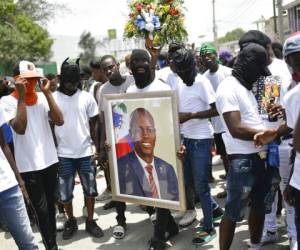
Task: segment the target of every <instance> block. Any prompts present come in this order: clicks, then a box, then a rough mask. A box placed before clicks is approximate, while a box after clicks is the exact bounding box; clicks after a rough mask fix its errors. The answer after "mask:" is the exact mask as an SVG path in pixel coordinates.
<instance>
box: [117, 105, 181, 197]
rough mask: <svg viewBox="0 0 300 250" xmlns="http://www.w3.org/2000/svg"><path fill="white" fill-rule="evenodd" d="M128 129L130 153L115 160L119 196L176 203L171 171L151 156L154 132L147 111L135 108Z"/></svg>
mask: <svg viewBox="0 0 300 250" xmlns="http://www.w3.org/2000/svg"><path fill="white" fill-rule="evenodd" d="M129 127H130V129H129V132H130V135H131V138H132V140H133V143H134V150H133V151H132V152H130V153H129V154H127V155H125V156H123V157H121V158H120V159H119V160H118V174H119V184H120V193H121V194H129V195H136V196H143V197H149V198H155V199H164V200H172V201H178V200H179V196H178V183H177V177H176V174H175V171H174V168H173V167H172V165H170V164H169V163H167V162H165V161H164V160H162V159H160V158H158V157H156V156H154V147H155V141H156V129H155V124H154V119H153V117H152V115H151V114H150V112H149V111H147V110H146V109H144V108H137V109H135V110H134V111H133V112H132V114H131V117H130V125H129Z"/></svg>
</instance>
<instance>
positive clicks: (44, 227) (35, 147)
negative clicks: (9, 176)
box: [1, 61, 64, 250]
mask: <svg viewBox="0 0 300 250" xmlns="http://www.w3.org/2000/svg"><path fill="white" fill-rule="evenodd" d="M14 77H15V78H16V79H17V80H18V79H21V80H22V81H24V83H25V86H26V95H25V104H26V110H25V111H24V112H26V114H24V113H22V115H25V116H26V115H27V122H26V121H25V122H24V120H23V119H22V117H21V116H20V114H19V113H18V112H17V109H18V100H19V98H20V96H19V94H18V92H17V91H14V92H12V94H11V95H9V96H5V97H2V99H1V106H2V107H3V111H4V113H5V116H6V119H7V120H8V121H9V123H10V125H11V127H12V132H13V140H14V149H15V158H16V163H17V167H18V169H19V172H20V173H21V176H22V178H23V180H24V182H25V185H26V189H27V192H28V194H29V198H30V200H31V202H32V204H33V206H34V209H35V211H36V214H37V219H38V225H39V228H40V232H41V234H42V238H43V243H44V245H45V247H46V248H47V249H51V250H56V249H58V246H57V243H56V222H55V201H56V185H57V178H56V177H57V169H58V164H57V163H58V158H57V154H56V150H55V145H54V140H53V136H52V132H51V128H50V125H49V120H50V121H51V122H52V123H54V124H55V125H57V126H61V125H62V124H63V123H64V119H63V115H62V112H61V111H60V109H59V108H58V106H57V105H56V102H55V101H54V99H53V96H52V93H51V90H50V81H49V80H47V79H45V78H44V79H42V78H41V75H40V74H39V73H38V72H37V71H36V69H35V66H34V64H33V63H31V62H28V61H21V62H20V63H19V65H18V66H17V67H16V68H15V69H14ZM38 81H40V88H41V91H42V93H36V92H35V88H36V84H37V82H38Z"/></svg>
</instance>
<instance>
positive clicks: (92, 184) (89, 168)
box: [58, 156, 98, 203]
mask: <svg viewBox="0 0 300 250" xmlns="http://www.w3.org/2000/svg"><path fill="white" fill-rule="evenodd" d="M59 163H60V167H59V170H58V178H59V194H60V201H61V202H62V203H70V202H71V201H72V199H73V190H74V185H75V175H76V172H78V175H79V178H80V182H81V185H82V188H83V193H84V196H85V197H96V196H97V195H98V192H97V184H96V168H95V167H94V166H93V164H92V162H91V157H90V156H87V157H82V158H76V159H75V158H65V157H59Z"/></svg>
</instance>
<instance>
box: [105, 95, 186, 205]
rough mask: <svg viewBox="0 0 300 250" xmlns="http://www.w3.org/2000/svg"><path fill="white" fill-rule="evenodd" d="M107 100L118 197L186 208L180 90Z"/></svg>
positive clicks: (114, 191)
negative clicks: (179, 151)
mask: <svg viewBox="0 0 300 250" xmlns="http://www.w3.org/2000/svg"><path fill="white" fill-rule="evenodd" d="M104 98H105V99H106V101H105V104H106V106H105V125H106V135H107V140H108V143H109V145H110V151H109V164H110V166H109V167H110V175H111V185H112V196H113V199H114V200H117V201H123V202H129V203H136V204H141V205H148V206H153V207H162V208H169V209H174V210H185V191H184V181H183V169H182V164H181V161H180V160H179V159H178V158H177V155H176V152H177V151H178V150H179V148H180V135H179V118H178V110H177V97H176V93H175V91H162V92H150V93H128V94H117V95H105V96H104Z"/></svg>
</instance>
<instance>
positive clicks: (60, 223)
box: [56, 213, 67, 231]
mask: <svg viewBox="0 0 300 250" xmlns="http://www.w3.org/2000/svg"><path fill="white" fill-rule="evenodd" d="M66 221H67V217H66V214H65V213H61V214H58V215H57V216H56V230H57V231H63V230H64V225H65V222H66Z"/></svg>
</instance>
